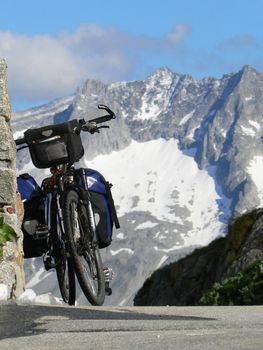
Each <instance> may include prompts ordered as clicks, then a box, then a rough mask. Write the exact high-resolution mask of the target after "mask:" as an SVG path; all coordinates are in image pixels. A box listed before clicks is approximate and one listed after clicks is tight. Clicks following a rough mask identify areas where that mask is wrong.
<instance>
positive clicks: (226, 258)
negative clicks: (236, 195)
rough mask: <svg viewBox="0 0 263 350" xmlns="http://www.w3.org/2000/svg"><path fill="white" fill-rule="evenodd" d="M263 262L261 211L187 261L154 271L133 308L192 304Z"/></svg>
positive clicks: (238, 222) (240, 220) (242, 219)
mask: <svg viewBox="0 0 263 350" xmlns="http://www.w3.org/2000/svg"><path fill="white" fill-rule="evenodd" d="M256 262H263V210H262V209H258V210H254V211H253V212H250V213H248V214H244V215H243V216H241V217H239V218H237V219H236V220H235V221H234V222H233V223H232V224H230V225H229V233H228V235H227V236H226V237H225V238H219V239H217V240H215V241H213V242H212V243H210V245H208V246H207V247H204V248H201V249H198V250H196V251H195V252H193V253H192V254H190V255H189V256H187V257H186V258H184V259H182V260H179V261H178V262H175V263H172V264H170V265H168V266H165V267H164V268H162V269H160V270H157V271H155V272H154V273H153V274H152V276H151V277H150V278H149V279H148V280H147V281H146V282H145V283H144V285H143V287H142V288H141V289H140V290H139V292H138V293H137V295H136V297H135V299H134V305H137V306H149V305H158V306H159V305H195V304H197V303H198V302H199V300H200V298H201V296H202V295H203V294H204V292H206V291H207V290H208V289H209V288H210V287H211V286H212V285H213V284H214V283H215V282H222V281H223V280H224V279H226V278H231V277H233V276H235V275H236V274H237V273H239V272H243V271H245V270H246V269H248V268H249V267H251V266H252V265H253V264H254V263H256Z"/></svg>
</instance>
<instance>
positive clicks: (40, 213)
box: [17, 174, 48, 258]
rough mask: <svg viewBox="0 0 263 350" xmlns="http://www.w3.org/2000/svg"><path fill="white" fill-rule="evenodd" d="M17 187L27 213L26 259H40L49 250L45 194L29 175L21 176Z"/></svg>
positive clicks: (25, 226) (23, 227)
mask: <svg viewBox="0 0 263 350" xmlns="http://www.w3.org/2000/svg"><path fill="white" fill-rule="evenodd" d="M17 185H18V191H19V192H20V195H21V198H22V200H23V202H24V211H25V212H24V219H23V223H22V231H23V234H24V240H23V249H24V257H25V258H34V257H38V256H41V255H42V254H44V253H45V252H47V250H48V247H47V232H46V231H45V229H44V228H45V208H44V197H43V192H42V190H41V188H40V187H39V186H38V184H37V182H36V181H35V179H34V178H33V177H32V176H30V175H29V174H22V175H20V176H19V177H18V178H17Z"/></svg>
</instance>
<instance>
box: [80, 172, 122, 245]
mask: <svg viewBox="0 0 263 350" xmlns="http://www.w3.org/2000/svg"><path fill="white" fill-rule="evenodd" d="M82 170H84V171H85V175H86V178H87V182H88V188H89V191H90V196H91V203H92V207H93V210H94V213H95V221H96V228H97V233H98V238H99V248H105V247H108V246H109V245H110V244H111V241H112V229H113V223H114V225H115V227H116V228H120V224H119V220H118V217H117V213H116V209H115V205H114V201H113V198H112V194H111V186H112V185H110V184H109V183H108V182H107V181H106V180H105V179H104V177H103V176H102V175H101V174H100V173H99V172H98V171H96V170H93V169H79V170H78V171H82ZM81 185H82V186H83V184H81Z"/></svg>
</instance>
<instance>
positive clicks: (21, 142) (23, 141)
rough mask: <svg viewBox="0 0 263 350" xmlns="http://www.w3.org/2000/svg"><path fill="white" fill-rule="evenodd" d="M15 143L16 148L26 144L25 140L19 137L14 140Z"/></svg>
mask: <svg viewBox="0 0 263 350" xmlns="http://www.w3.org/2000/svg"><path fill="white" fill-rule="evenodd" d="M15 143H16V145H17V146H19V145H22V144H23V143H26V139H25V138H24V137H21V138H20V139H17V140H15Z"/></svg>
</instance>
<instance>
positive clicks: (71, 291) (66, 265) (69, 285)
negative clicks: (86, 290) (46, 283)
mask: <svg viewBox="0 0 263 350" xmlns="http://www.w3.org/2000/svg"><path fill="white" fill-rule="evenodd" d="M55 261H56V259H55ZM56 273H57V280H58V286H59V290H60V294H61V296H62V299H63V301H64V302H65V303H67V304H69V305H75V302H76V282H75V270H74V265H73V261H72V258H63V260H61V261H60V262H58V264H57V266H56Z"/></svg>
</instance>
